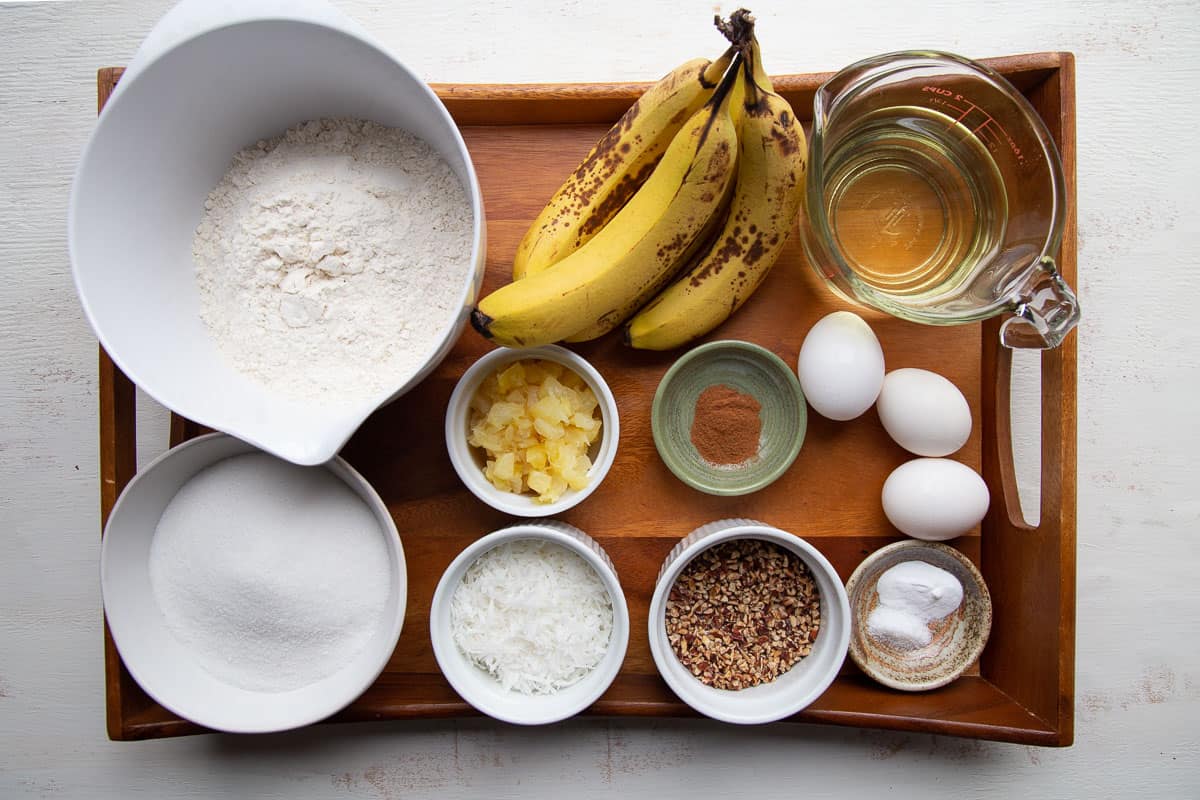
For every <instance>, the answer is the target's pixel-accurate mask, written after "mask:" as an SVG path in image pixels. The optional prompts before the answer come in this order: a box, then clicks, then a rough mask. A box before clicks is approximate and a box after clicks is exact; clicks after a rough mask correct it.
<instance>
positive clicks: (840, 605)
mask: <svg viewBox="0 0 1200 800" xmlns="http://www.w3.org/2000/svg"><path fill="white" fill-rule="evenodd" d="M730 539H762V540H764V541H767V542H772V543H774V544H777V545H779V546H781V547H785V548H787V549H788V550H790V551H792V552H793V553H795V554H796V555H797V556H799V557H800V559H801V560H802V561H803V562H804V563H805V564H806V565H808V568H809V570H810V571H811V572H812V575H813V579H814V580H815V581H816V583H817V589H818V591H819V592H820V595H821V629H820V632H819V633H818V634H817V640H816V642H815V643H814V644H813V649H812V653H811V654H809V655H808V656H806V657H805V658H804V659H802V660H801V661H800V662H799V663H798V664H796V666H794V667H792V668H791V669H790V670H788V671H787V672H785V673H784V674H783V675H780V676H779V677H778V678H776V679H775V680H773V681H771V682H770V683H764V684H762V685H760V686H753V687H751V688H749V689H741V690H739V691H730V690H727V689H714V688H713V687H711V686H707V685H705V684H704V683H701V681H700V680H699V679H698V678H696V677H695V676H694V675H692V673H691V672H689V671H688V670H687V668H686V667H684V666H683V664H682V663H680V661H679V659H678V658H677V657H676V656H675V652H674V651H673V650H672V649H671V644H670V642H669V641H667V628H666V612H667V597H668V596H669V595H670V593H671V587H672V586H673V585H674V583H675V579H676V578H678V577H679V573H681V572H682V571H683V569H684V567H686V566H687V565H688V564H689V563H690V562H691V560H692V559H693V558H695V557H696V556H698V555H699V554H700V553H702V552H703V551H705V550H707V549H709V548H710V547H713V546H715V545H718V544H720V543H721V542H726V541H729V540H730ZM649 626H650V630H649V635H650V653H651V655H653V656H654V663H655V665H657V667H658V671H659V674H661V675H662V677H663V680H665V681H666V682H667V685H668V686H670V687H671V691H673V692H675V694H676V695H678V696H679V699H681V700H683V701H684V702H685V703H687V704H688V705H689V706H691V707H692V708H694V709H695V710H696V711H698V712H700V713H701V714H704V715H705V716H708V717H712V718H713V719H718V720H721V721H722V722H732V723H736V724H740V725H756V724H760V723H765V722H775V721H776V720H780V719H783V718H785V717H790V716H791V715H793V714H795V713H797V712H799V711H801V710H802V709H804V708H805V707H807V706H808V705H809V704H810V703H812V702H813V701H814V700H816V699H817V698H818V697H820V696H821V694H822V693H823V692H824V691H825V690H826V689H828V688H829V685H830V684H831V683H833V681H834V679H835V678H837V675H838V671H839V670H840V669H841V667H842V662H843V661H844V660H845V659H846V650H847V648H848V647H849V645H850V605H849V603H848V601H847V599H846V589H845V587H843V586H842V581H841V579H840V578H839V577H838V574H837V571H836V570H835V569H834V568H833V565H832V564H830V563H829V561H828V559H826V558H825V556H823V555H821V553H820V552H819V551H818V550H817V549H816V548H815V547H813V546H812V545H811V544H809V543H808V542H806V541H804V540H803V539H801V538H800V537H798V536H795V535H794V534H791V533H787V532H786V531H782V530H780V529H778V528H773V527H771V526H770V525H764V524H763V523H761V522H755V521H753V520H748V519H723V520H718V521H717V522H710V523H708V524H707V525H702V526H701V527H699V528H697V529H696V530H694V531H692V532H691V533H690V534H688V535H687V536H685V537H684V538H683V539H681V540H680V542H679V544H677V545H675V547H674V548H673V549H672V550H671V552H670V553H669V554H668V555H667V558H666V560H665V561H664V562H663V566H662V569H661V570H660V571H659V574H658V583H657V584H656V585H655V587H654V596H653V597H652V598H651V599H650V614H649Z"/></svg>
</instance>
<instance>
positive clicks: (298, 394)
mask: <svg viewBox="0 0 1200 800" xmlns="http://www.w3.org/2000/svg"><path fill="white" fill-rule="evenodd" d="M471 229H472V216H471V208H470V203H469V201H468V199H467V196H466V194H465V193H464V191H463V189H462V185H461V184H460V183H459V181H458V179H457V177H456V176H455V175H454V172H453V171H452V170H451V169H450V166H449V165H448V164H447V163H446V162H445V161H444V160H443V159H442V158H441V157H440V156H439V155H438V154H437V153H436V151H434V150H433V149H432V148H431V147H429V145H427V144H426V143H425V142H423V141H421V140H420V139H418V138H416V137H414V136H412V135H411V134H408V133H406V132H404V131H400V130H396V129H393V128H385V127H382V126H380V125H376V124H374V123H371V122H362V121H358V120H348V119H323V120H315V121H311V122H306V123H303V124H301V125H298V126H296V127H294V128H292V129H290V130H288V131H287V132H286V133H285V134H284V135H283V136H282V137H279V138H275V139H270V140H266V141H260V142H258V143H257V144H255V145H253V146H252V147H248V148H246V149H245V150H242V151H241V152H239V153H238V154H237V155H236V156H234V159H233V166H232V167H231V168H230V170H229V172H228V173H227V174H226V175H225V177H224V178H223V179H222V180H221V182H220V183H219V184H218V185H217V187H216V188H215V189H213V191H212V192H211V193H210V194H209V196H208V199H207V201H206V202H205V210H204V216H203V218H202V220H201V223H200V225H199V227H198V228H197V230H196V236H195V240H194V243H193V255H194V257H195V262H196V275H197V279H198V282H199V287H200V301H201V316H202V318H203V319H204V321H205V323H207V325H208V327H209V329H210V330H211V331H212V332H213V334H214V335H215V337H216V339H217V342H218V344H219V346H220V348H221V351H222V352H223V353H224V354H225V355H226V356H227V357H228V358H229V359H230V360H231V361H232V362H233V363H234V365H235V366H236V367H237V368H238V369H240V370H242V371H243V372H246V373H248V374H249V375H251V376H252V377H254V378H255V379H257V380H259V381H261V382H262V383H264V384H267V385H268V386H270V387H271V388H272V389H274V390H277V391H280V392H282V393H284V394H286V395H288V396H290V397H293V398H295V399H303V400H309V401H317V402H322V403H337V402H353V401H357V400H362V399H365V398H369V397H371V396H372V395H374V394H376V393H378V392H380V391H382V390H383V389H386V388H394V387H397V386H398V385H399V384H400V383H402V382H403V381H404V380H406V379H407V378H408V377H410V376H411V375H413V374H414V373H415V372H416V371H417V370H418V369H419V368H420V367H421V365H422V364H423V363H424V362H425V360H426V359H427V358H428V357H429V355H431V354H432V352H433V350H434V349H435V348H436V346H437V344H438V342H439V340H440V338H441V335H442V332H443V331H444V330H445V329H446V327H447V326H448V325H449V324H451V321H452V318H453V316H454V315H455V314H456V312H457V311H458V301H459V299H460V297H461V293H462V289H463V286H464V284H465V282H466V280H467V272H468V271H469V269H470V266H471V264H470V262H471V258H470V257H471V233H472V230H471Z"/></svg>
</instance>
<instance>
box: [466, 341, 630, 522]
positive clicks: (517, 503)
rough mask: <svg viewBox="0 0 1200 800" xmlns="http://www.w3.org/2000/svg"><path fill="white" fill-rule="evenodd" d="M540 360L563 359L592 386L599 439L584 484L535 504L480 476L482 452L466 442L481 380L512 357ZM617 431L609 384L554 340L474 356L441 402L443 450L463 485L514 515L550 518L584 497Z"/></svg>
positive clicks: (600, 475)
mask: <svg viewBox="0 0 1200 800" xmlns="http://www.w3.org/2000/svg"><path fill="white" fill-rule="evenodd" d="M527 359H543V360H546V361H554V362H557V363H559V364H562V365H563V366H564V367H567V368H568V369H570V370H571V371H573V372H575V373H576V374H577V375H579V377H581V378H583V380H584V381H585V382H586V383H587V385H588V386H590V387H591V389H592V392H594V393H595V395H596V399H597V400H599V401H600V415H601V420H602V423H603V425H602V426H601V428H600V440H599V442H598V443H597V444H596V445H593V448H592V452H591V453H590V456H591V459H592V468H591V469H590V470H588V484H587V486H585V487H584V488H582V489H579V490H574V489H568V490H567V491H566V492H565V493H564V494H563V496H562V497H560V498H559V499H558V500H556V501H555V502H553V503H539V502H537V500H536V499H535V498H534V496H533V495H530V494H513V493H512V492H505V491H502V490H500V489H497V488H496V487H495V486H493V485H492V484H491V483H489V482H488V479H487V478H486V477H484V474H483V467H484V460H483V454H482V452H481V451H479V450H478V449H477V448H473V447H471V446H470V445H468V444H467V435H468V432H469V428H470V409H471V398H472V397H473V396H474V395H475V392H476V390H478V388H479V386H480V384H482V383H483V381H484V379H485V378H486V377H487V376H488V375H490V374H492V373H493V372H494V371H496V370H497V369H498V368H500V367H502V366H504V365H506V364H511V363H512V362H514V361H524V360H527ZM620 436H621V423H620V420H619V418H618V414H617V401H616V399H615V398H614V397H613V393H612V390H611V389H609V388H608V383H606V382H605V380H604V378H603V377H602V376H601V375H600V373H599V372H597V371H596V368H595V367H593V366H592V365H591V364H589V363H588V362H587V361H586V360H584V359H583V357H581V356H579V355H577V354H575V353H573V352H572V351H570V350H568V349H566V348H565V347H559V346H558V345H545V346H543V347H531V348H525V349H519V350H518V349H513V348H508V347H501V348H498V349H496V350H493V351H491V352H490V353H488V354H487V355H485V356H484V357H483V358H481V359H479V360H478V361H476V362H475V363H474V364H472V365H471V367H470V368H469V369H468V370H467V371H466V372H465V373H463V376H462V378H460V379H459V381H458V384H457V385H456V386H455V387H454V392H453V394H451V395H450V402H449V403H448V404H447V406H446V450H447V451H448V452H449V453H450V463H451V464H453V465H454V471H455V472H457V473H458V477H459V478H461V479H462V482H463V483H464V484H466V486H467V488H468V489H470V490H471V493H472V494H474V495H475V496H476V497H478V498H479V499H480V500H482V501H483V502H485V503H487V504H488V505H489V506H491V507H492V508H494V509H496V510H497V511H503V512H504V513H505V514H512V515H513V516H517V517H551V516H554V515H555V514H559V513H561V512H563V511H566V510H567V509H569V508H573V507H575V506H577V505H578V504H580V503H582V502H583V501H584V500H586V499H587V497H588V496H589V495H591V493H592V492H594V491H596V488H597V487H598V486H599V485H600V482H601V481H603V480H604V476H605V475H607V474H608V470H609V468H610V467H612V464H613V459H615V458H616V457H617V442H618V440H619V439H620Z"/></svg>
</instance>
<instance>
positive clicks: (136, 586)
mask: <svg viewBox="0 0 1200 800" xmlns="http://www.w3.org/2000/svg"><path fill="white" fill-rule="evenodd" d="M253 452H257V451H256V450H255V449H254V448H253V447H251V446H250V445H248V444H246V443H245V442H242V441H239V440H237V439H234V438H232V437H230V436H226V435H224V434H220V433H213V434H209V435H207V436H200V437H198V438H196V439H192V440H190V441H188V442H186V443H184V444H181V445H179V446H178V447H175V448H174V449H172V450H169V451H167V452H166V453H164V454H163V455H162V456H160V457H158V458H157V459H155V460H154V461H153V462H151V463H150V465H149V466H147V467H146V468H145V469H143V470H142V471H141V472H139V473H138V474H137V476H136V477H135V478H134V479H133V480H132V481H131V482H130V484H129V486H127V487H126V489H125V491H124V492H122V494H121V497H120V498H119V499H118V500H117V503H116V505H115V506H113V510H112V514H111V515H110V516H109V518H108V525H107V526H106V527H105V532H104V540H103V542H102V543H101V548H100V587H101V592H102V594H103V596H104V610H105V614H106V615H107V618H108V626H109V629H110V630H111V631H112V636H113V641H114V642H115V643H116V645H117V650H118V651H119V652H120V653H121V660H122V661H124V663H125V666H126V667H127V668H128V669H129V673H130V674H131V675H132V676H133V678H134V680H136V681H137V682H138V684H139V685H141V687H142V688H143V689H145V690H146V694H148V695H150V696H151V697H153V698H154V699H155V700H157V701H158V702H159V704H161V705H162V706H164V707H165V708H167V709H170V710H171V711H173V712H175V713H176V714H178V715H179V716H181V717H183V718H185V719H189V720H191V721H192V722H195V723H197V724H199V725H203V726H205V727H207V728H213V729H215V730H221V731H229V732H232V733H267V732H270V731H281V730H287V729H289V728H297V727H300V726H302V725H307V724H309V723H313V722H317V721H319V720H322V719H324V718H325V717H328V716H329V715H330V714H333V713H335V712H337V711H339V710H340V709H342V708H343V707H344V706H346V705H348V704H349V703H350V702H351V701H353V700H354V699H355V698H356V697H358V696H359V695H360V694H362V692H363V691H364V690H365V689H366V688H367V687H368V686H370V685H371V684H372V683H373V682H374V681H375V679H376V678H377V677H379V674H380V673H381V672H382V671H383V668H384V667H385V666H386V665H387V662H388V659H389V658H391V655H392V651H393V650H395V649H396V642H397V641H398V640H399V638H400V628H401V626H402V624H403V623H404V610H405V606H406V602H407V594H408V576H407V572H406V569H405V562H404V550H403V548H402V547H401V545H400V537H399V535H398V534H397V532H396V526H395V524H394V523H393V522H392V518H391V515H390V514H389V513H388V510H387V508H386V507H385V506H384V504H383V501H382V500H380V498H379V495H377V494H376V493H375V491H374V490H373V489H372V488H371V486H370V484H368V483H367V482H366V480H365V479H363V477H362V476H361V475H359V474H358V473H357V472H355V471H354V469H353V468H351V467H350V466H349V465H348V464H347V463H346V462H345V461H343V460H342V459H340V458H334V459H333V460H331V461H330V462H329V463H327V464H325V465H324V466H323V467H320V469H327V470H329V471H330V472H331V473H333V474H334V475H336V476H337V477H338V478H340V479H341V480H342V481H343V482H345V483H346V485H347V486H349V487H350V488H351V489H353V490H354V492H355V493H357V494H358V495H359V497H361V498H362V499H363V502H365V503H366V504H367V505H368V506H369V507H370V508H371V510H372V511H373V512H374V514H375V517H376V519H377V520H378V521H379V527H380V533H381V535H382V536H383V538H384V540H385V542H386V544H387V551H388V557H389V565H390V567H391V572H392V582H391V593H390V595H389V597H388V599H387V603H386V605H385V607H384V611H383V614H382V615H381V617H380V622H379V628H378V629H377V630H376V631H375V633H374V635H373V636H372V637H371V638H370V639H369V640H368V642H367V644H366V645H365V646H364V648H363V649H362V651H361V652H360V653H359V654H358V655H357V656H356V657H355V658H354V659H353V660H352V661H351V662H349V663H348V664H346V665H345V666H344V667H342V668H341V669H340V670H339V671H337V672H335V673H334V674H332V675H330V676H328V677H326V678H323V679H322V680H319V681H317V682H316V683H312V684H309V685H307V686H304V687H301V688H299V689H294V690H291V691H285V692H256V691H250V690H247V689H242V688H239V687H237V686H234V685H231V684H229V683H226V682H224V681H222V680H220V679H219V678H217V677H215V676H214V675H213V674H212V673H210V672H208V671H207V670H205V669H204V668H203V667H202V666H201V665H200V663H199V662H198V661H197V660H196V659H195V657H194V656H193V655H192V654H191V653H190V652H189V651H188V650H187V649H186V647H185V646H184V645H183V644H182V643H180V642H179V640H178V639H176V637H175V636H174V635H173V634H172V633H171V632H170V630H169V629H168V627H167V624H166V621H165V619H164V618H163V615H162V612H161V611H160V610H159V606H158V603H157V601H156V600H155V598H154V591H153V589H152V587H151V584H150V569H149V566H150V563H149V562H150V545H151V542H152V541H153V539H154V531H155V528H156V527H157V525H158V520H159V517H161V516H162V512H163V510H164V509H165V508H166V506H167V504H168V503H169V502H170V501H171V499H172V498H173V497H174V496H175V494H176V493H177V492H178V491H179V489H180V488H181V487H182V486H183V485H184V484H185V483H187V482H188V480H190V479H191V478H192V477H193V476H195V475H196V474H197V473H198V472H200V471H201V470H203V469H205V468H206V467H209V466H211V465H213V464H215V463H216V462H218V461H221V460H223V459H225V458H229V457H231V456H237V455H242V454H245V453H253Z"/></svg>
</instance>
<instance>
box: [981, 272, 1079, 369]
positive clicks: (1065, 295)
mask: <svg viewBox="0 0 1200 800" xmlns="http://www.w3.org/2000/svg"><path fill="white" fill-rule="evenodd" d="M1078 324H1079V299H1078V298H1077V297H1076V296H1075V292H1073V291H1072V290H1071V287H1070V286H1067V282H1066V281H1064V280H1063V278H1062V275H1061V274H1060V273H1059V271H1058V265H1056V264H1055V263H1054V259H1053V258H1050V257H1048V256H1046V257H1043V258H1042V259H1041V261H1040V262H1038V264H1037V266H1036V267H1035V268H1034V269H1033V270H1032V271H1031V273H1030V275H1029V278H1028V279H1027V280H1026V281H1025V284H1024V285H1023V286H1022V287H1021V289H1020V290H1019V291H1018V293H1017V306H1016V308H1014V309H1013V316H1012V317H1011V318H1009V319H1008V320H1006V321H1005V322H1004V324H1003V325H1002V326H1001V327H1000V341H1001V342H1003V343H1004V344H1005V345H1006V346H1007V347H1014V348H1022V347H1024V348H1035V349H1039V350H1046V349H1048V348H1051V347H1058V346H1059V345H1060V344H1062V340H1063V339H1064V338H1065V337H1066V335H1067V334H1068V333H1070V332H1071V329H1072V328H1074V327H1075V326H1076V325H1078Z"/></svg>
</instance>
